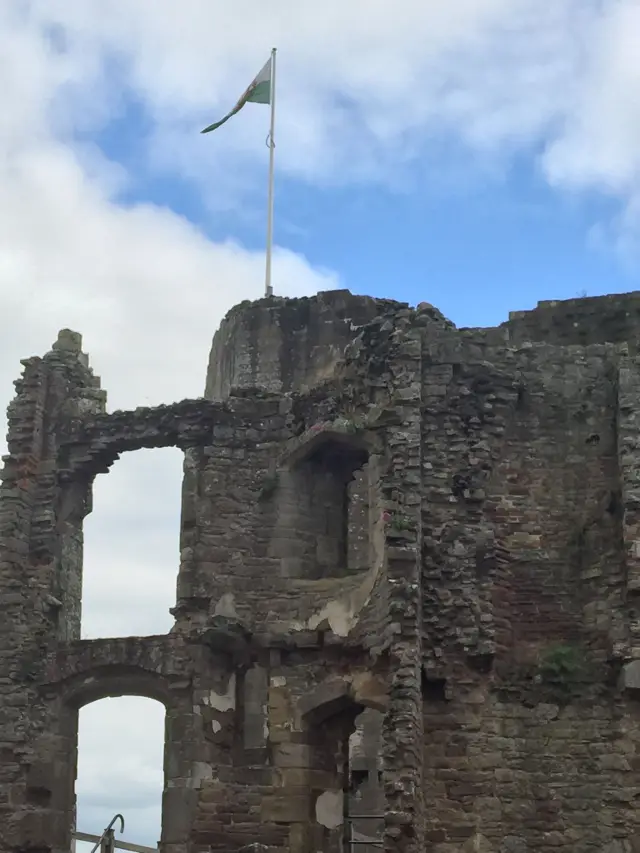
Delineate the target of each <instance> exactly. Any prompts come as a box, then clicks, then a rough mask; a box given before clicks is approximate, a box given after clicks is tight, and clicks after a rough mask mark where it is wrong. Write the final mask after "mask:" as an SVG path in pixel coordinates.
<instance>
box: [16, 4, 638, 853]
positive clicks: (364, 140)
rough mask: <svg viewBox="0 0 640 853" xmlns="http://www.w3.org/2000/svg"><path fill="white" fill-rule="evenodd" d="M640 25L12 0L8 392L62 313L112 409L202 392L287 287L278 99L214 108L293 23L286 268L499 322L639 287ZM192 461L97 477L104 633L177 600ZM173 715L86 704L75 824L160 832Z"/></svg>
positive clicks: (514, 9) (88, 577)
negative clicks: (216, 365)
mask: <svg viewBox="0 0 640 853" xmlns="http://www.w3.org/2000/svg"><path fill="white" fill-rule="evenodd" d="M638 32H640V2H639V0H554V2H553V3H541V2H540V0H427V2H424V0H394V2H393V3H389V2H388V0H350V2H344V0H324V2H323V3H322V4H320V5H318V4H312V3H301V2H298V0H271V2H270V3H268V4H262V3H258V2H257V0H234V2H233V3H229V2H228V0H182V2H180V3H176V2H174V0H154V2H153V3H150V2H149V0H147V2H144V0H31V2H29V0H2V2H1V3H0V91H2V98H3V104H2V109H1V110H0V298H1V312H2V317H3V335H2V338H0V354H1V356H2V357H1V358H0V410H4V409H5V407H6V405H7V404H8V402H9V399H10V398H11V395H12V393H13V387H12V381H13V380H14V379H15V378H17V376H18V374H19V371H20V365H19V360H20V359H21V358H24V357H27V356H31V355H37V354H43V353H44V352H46V351H47V350H48V349H49V348H50V346H51V344H52V342H53V341H54V340H55V338H56V336H57V332H58V330H59V329H61V328H65V327H69V328H72V329H74V330H76V331H79V332H81V333H82V334H83V336H84V346H85V350H86V351H88V352H89V353H90V357H91V363H92V365H93V367H94V369H95V371H96V373H97V374H98V375H100V376H101V377H102V383H103V387H104V388H106V389H107V391H108V405H109V408H110V410H113V409H116V408H128V407H134V406H136V405H153V404H157V403H160V402H171V401H174V400H176V399H181V398H184V397H189V396H200V395H201V394H202V392H203V388H204V376H205V369H206V364H207V356H208V351H209V347H210V344H211V338H212V335H213V333H214V331H215V329H216V327H217V326H218V324H219V322H220V320H221V318H222V317H223V316H224V314H225V312H226V311H227V310H228V309H229V308H230V307H231V306H232V305H233V304H234V303H236V302H239V301H241V300H243V299H254V298H259V297H260V296H261V294H262V290H263V276H264V245H265V231H266V190H267V158H268V149H267V147H266V145H265V138H266V134H267V131H268V119H269V109H268V107H266V106H261V105H252V104H249V105H247V107H246V108H245V109H244V110H243V111H241V112H240V113H239V114H238V115H237V116H235V117H234V118H233V119H232V120H231V121H230V122H228V124H226V125H225V126H224V127H223V128H221V129H220V130H218V131H216V132H214V133H212V134H209V135H205V136H202V135H201V134H200V133H199V131H200V129H201V128H203V127H204V126H205V125H208V124H210V123H211V122H213V121H215V120H217V119H218V118H221V117H222V115H223V114H224V113H225V112H226V111H227V110H228V109H229V108H230V107H231V106H232V105H233V104H234V103H235V101H236V99H237V98H238V97H239V96H240V94H241V93H242V92H243V91H244V89H245V88H246V87H247V85H248V84H249V83H250V82H251V80H252V78H253V76H254V75H255V74H256V73H257V72H258V71H259V70H260V68H261V67H262V65H263V64H264V62H265V61H266V60H267V59H268V56H269V51H270V49H271V47H272V46H276V47H277V48H278V78H277V80H278V82H277V113H276V134H275V140H276V201H275V235H274V240H275V244H274V261H273V284H274V289H275V292H276V293H277V294H280V295H287V296H295V295H305V294H312V293H315V292H317V291H318V290H326V289H332V288H335V287H346V288H349V289H350V290H351V291H353V292H355V293H367V294H371V295H374V296H381V297H382V296H386V297H393V298H396V299H399V300H403V301H407V302H410V303H414V304H415V303H417V302H421V301H425V300H426V301H428V302H431V303H433V304H434V305H436V306H437V307H438V308H439V309H440V310H441V311H443V313H444V314H445V315H447V316H448V317H449V318H450V319H451V320H453V321H454V322H455V323H456V324H457V325H459V326H470V325H471V326H481V325H493V324H497V323H500V322H502V321H504V320H505V319H507V316H508V312H509V311H510V310H524V309H530V308H533V307H534V306H535V304H536V302H537V301H539V300H543V299H565V298H574V297H576V296H578V295H583V294H584V295H598V294H604V293H612V292H622V291H628V290H634V289H640V253H639V252H638V245H639V243H638V237H639V235H640V52H639V51H638V50H637V46H636V41H637V33H638ZM2 432H4V427H3V430H2ZM180 479H181V459H180V454H179V452H178V451H175V450H162V451H147V452H144V453H139V454H131V455H129V456H125V457H124V458H123V459H122V460H121V461H119V462H118V463H117V464H116V465H115V466H114V469H113V471H112V472H111V473H110V474H109V475H108V476H105V477H102V478H100V479H99V480H98V481H97V483H96V488H95V505H94V512H93V514H92V515H91V516H90V517H89V518H88V519H87V521H86V525H85V530H86V554H85V584H84V617H83V635H84V636H86V637H101V636H115V635H130V634H145V633H158V632H163V631H166V630H168V628H169V627H170V625H171V620H170V616H169V613H168V609H169V607H170V606H172V604H173V603H174V602H175V580H176V572H177V563H178V513H179V494H180ZM162 726H163V709H162V708H161V707H160V706H157V705H153V704H152V703H150V702H149V701H148V700H139V699H135V698H127V699H118V700H104V701H103V702H101V703H96V704H95V705H92V706H88V707H87V708H85V709H83V710H82V712H81V737H80V768H79V778H78V784H77V793H78V802H79V821H78V823H79V829H81V830H83V831H85V832H87V831H88V832H100V831H101V830H102V829H103V828H104V826H105V825H106V824H107V823H108V821H109V819H110V818H111V816H112V815H113V813H114V812H115V811H122V812H123V813H124V815H125V819H126V821H127V827H126V831H125V838H126V839H127V840H130V841H137V842H138V843H143V844H150V845H153V844H155V843H156V841H157V840H158V838H159V804H160V792H161V787H162V770H161V768H162ZM114 743H116V744H117V745H118V747H117V749H115V750H114V747H113V744H114Z"/></svg>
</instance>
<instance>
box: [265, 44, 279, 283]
mask: <svg viewBox="0 0 640 853" xmlns="http://www.w3.org/2000/svg"><path fill="white" fill-rule="evenodd" d="M270 88H271V91H270V97H269V101H270V103H271V124H270V126H269V192H268V196H267V258H266V268H265V282H264V295H265V296H273V287H272V286H271V249H272V246H273V168H274V160H275V149H276V143H275V140H274V130H275V123H276V48H275V47H274V48H273V49H272V50H271V87H270Z"/></svg>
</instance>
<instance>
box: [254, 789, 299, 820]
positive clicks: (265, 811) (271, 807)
mask: <svg viewBox="0 0 640 853" xmlns="http://www.w3.org/2000/svg"><path fill="white" fill-rule="evenodd" d="M310 809H311V799H310V797H309V794H308V792H307V791H306V790H305V789H304V788H303V789H300V788H283V789H282V791H278V793H277V794H271V795H269V796H266V797H264V798H263V800H262V806H261V809H260V817H261V819H262V820H263V821H271V822H273V823H297V822H300V821H303V820H307V819H308V817H309V814H310Z"/></svg>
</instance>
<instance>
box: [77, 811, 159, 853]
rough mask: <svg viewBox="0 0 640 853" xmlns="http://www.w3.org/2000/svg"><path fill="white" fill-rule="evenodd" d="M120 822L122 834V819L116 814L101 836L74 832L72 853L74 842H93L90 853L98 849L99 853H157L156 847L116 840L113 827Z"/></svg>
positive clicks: (94, 852)
mask: <svg viewBox="0 0 640 853" xmlns="http://www.w3.org/2000/svg"><path fill="white" fill-rule="evenodd" d="M118 821H120V833H123V832H124V818H123V817H122V815H121V814H116V815H114V816H113V818H112V820H111V823H110V824H109V826H108V827H107V828H106V829H105V830H104V832H103V833H102V835H92V834H91V833H90V832H77V831H74V832H73V833H72V838H73V847H72V853H75V846H76V845H75V842H76V841H89V842H93V845H94V846H93V849H92V850H91V853H96V851H97V850H98V848H99V849H100V853H115V851H116V850H129V851H131V853H158V848H157V847H145V846H144V845H143V844H132V843H131V842H129V841H122V840H119V839H117V838H116V831H115V829H114V825H115V824H116V823H117V822H118Z"/></svg>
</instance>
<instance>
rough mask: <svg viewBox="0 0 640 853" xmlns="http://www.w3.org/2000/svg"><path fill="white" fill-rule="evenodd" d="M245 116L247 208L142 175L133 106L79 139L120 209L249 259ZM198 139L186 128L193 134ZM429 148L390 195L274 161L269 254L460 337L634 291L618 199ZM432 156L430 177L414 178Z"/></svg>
mask: <svg viewBox="0 0 640 853" xmlns="http://www.w3.org/2000/svg"><path fill="white" fill-rule="evenodd" d="M117 79H118V78H114V90H115V88H116V86H115V82H116V80H117ZM234 96H235V91H234V94H233V95H231V96H230V98H229V100H228V102H229V103H232V101H233V99H234ZM283 109H286V104H285V105H284V107H283ZM248 112H255V113H258V116H255V115H254V116H252V117H251V118H250V119H249V121H250V122H251V125H252V128H253V129H255V130H256V131H258V132H256V133H255V139H254V143H255V147H256V163H255V164H253V165H252V169H251V182H250V183H249V184H248V185H247V186H246V187H245V191H244V193H243V199H244V201H245V203H246V201H247V200H248V204H247V206H240V207H233V206H225V207H224V208H223V209H222V210H217V209H215V207H214V208H213V209H211V208H210V207H209V206H208V200H207V199H206V197H205V198H203V197H202V194H201V192H200V191H199V187H198V186H197V184H196V183H194V181H193V180H191V179H188V178H186V179H185V178H184V177H181V176H180V175H177V174H171V173H170V172H168V171H165V170H162V171H161V172H157V171H156V172H154V171H150V170H149V169H148V168H146V166H145V163H144V161H143V156H142V155H143V152H144V139H145V134H146V133H147V132H148V129H149V117H148V115H147V114H146V113H145V110H144V108H143V107H142V106H141V104H140V103H139V102H136V101H135V100H133V99H130V98H126V97H123V98H122V100H121V101H120V103H119V107H118V112H117V114H116V116H115V117H114V120H113V121H112V122H110V123H109V124H108V125H107V126H106V127H105V128H104V129H103V130H102V131H101V132H100V133H99V134H97V135H95V136H91V135H89V136H88V138H89V139H91V141H92V142H97V143H98V144H99V146H100V149H101V151H102V152H103V153H104V154H105V155H106V156H107V157H108V158H109V159H110V160H112V161H114V162H116V163H120V164H122V165H123V166H125V168H126V169H127V170H128V172H129V174H130V176H131V180H130V182H129V184H128V186H127V187H126V189H125V191H124V192H122V194H121V195H120V201H121V202H122V203H123V204H131V205H135V204H137V203H139V202H141V201H142V202H150V203H153V204H158V205H163V206H164V205H166V206H168V207H170V208H171V209H172V210H173V211H175V212H177V213H179V214H181V215H183V216H185V217H186V218H188V219H189V220H190V221H191V222H192V223H194V224H195V225H196V226H197V227H198V228H201V229H202V230H203V231H204V233H205V234H206V235H207V236H208V237H209V238H210V239H211V240H213V241H221V240H225V239H229V238H231V239H233V240H237V241H239V242H240V243H242V244H243V245H244V246H246V247H247V248H249V249H253V250H255V251H257V252H260V251H263V250H264V246H265V221H266V206H267V202H266V188H267V164H266V158H267V149H266V146H264V140H263V136H262V135H261V134H260V132H259V124H260V123H262V124H263V125H264V127H263V130H264V131H266V129H267V126H268V114H269V110H268V108H267V107H264V106H260V105H254V104H249V105H247V106H246V107H245V109H244V110H243V111H241V112H240V113H239V114H238V116H236V117H234V118H233V119H232V121H233V122H234V123H243V122H245V123H246V122H247V113H248ZM212 114H214V115H217V114H216V113H215V112H212ZM277 117H278V118H279V117H280V113H279V112H278V113H277ZM260 119H261V120H262V121H260ZM198 130H199V127H198V126H197V125H194V126H193V127H192V132H193V134H194V136H195V135H196V134H197V133H198ZM276 131H277V125H276ZM230 132H231V133H233V128H231V129H230V128H229V126H228V125H227V126H224V127H223V128H221V129H219V130H218V131H216V132H215V133H213V134H211V135H208V136H205V137H198V139H199V142H200V145H201V147H202V149H203V151H204V152H206V153H203V158H205V159H206V158H210V159H211V160H212V161H215V160H216V152H217V146H219V144H220V135H222V134H228V133H230ZM439 142H440V144H438V145H434V144H431V145H425V148H424V151H423V152H422V156H420V154H419V155H418V158H417V160H418V163H417V164H415V168H416V174H415V176H412V174H411V169H410V168H405V169H404V173H403V174H401V175H399V176H396V177H398V180H397V184H396V185H392V186H386V185H385V184H381V183H379V182H378V183H375V184H373V185H371V184H368V183H366V182H363V183H361V184H359V185H356V186H355V187H354V186H351V185H349V186H341V185H337V186H336V185H334V184H331V183H329V184H325V185H318V184H316V183H312V182H310V181H308V180H305V179H304V178H302V177H298V176H295V175H291V174H287V173H286V172H285V173H284V174H283V171H282V170H280V169H279V168H278V166H279V163H278V158H277V156H276V205H275V238H274V239H275V242H276V243H277V244H280V245H285V246H286V247H287V248H289V249H291V250H292V251H294V252H296V253H299V254H301V255H304V256H305V257H306V258H307V259H308V261H309V262H310V263H311V264H312V265H313V266H316V267H325V268H329V269H331V270H335V271H337V272H338V273H339V275H340V277H341V282H342V285H343V286H345V287H348V288H349V289H350V290H352V291H353V292H354V293H363V294H370V295H374V296H380V297H392V298H395V299H398V300H402V301H407V302H410V303H413V304H415V303H417V302H420V301H429V302H432V303H433V304H435V305H436V306H437V307H439V308H440V310H442V311H443V312H444V313H445V314H446V315H447V316H448V317H449V318H450V319H452V320H453V321H454V322H455V323H456V324H457V325H458V326H488V325H496V324H498V323H501V322H503V321H504V320H506V319H507V315H508V312H509V311H511V310H523V309H530V308H533V307H535V304H536V302H537V301H539V300H545V299H571V298H575V297H576V296H579V295H589V296H596V295H599V294H605V293H613V292H623V291H628V290H633V289H636V288H639V287H640V266H639V265H638V263H637V262H636V260H635V259H634V258H632V257H629V256H628V254H624V253H623V252H621V251H620V250H619V248H618V247H617V246H616V244H615V239H614V238H613V237H612V236H611V234H610V233H609V232H608V231H607V228H608V227H610V226H611V224H612V222H614V221H615V218H616V216H617V214H618V212H619V210H620V202H619V201H617V200H616V199H615V198H612V197H609V196H607V195H605V194H602V193H597V192H593V191H589V190H581V191H577V192H576V191H568V192H567V191H563V190H562V189H558V188H554V187H550V186H549V184H548V183H547V182H546V181H545V180H544V177H543V175H542V174H541V169H540V162H539V150H538V149H536V148H532V149H531V150H529V151H525V152H521V153H518V154H516V155H512V156H510V157H509V158H507V159H505V161H504V162H502V163H500V164H497V166H496V164H493V167H492V168H487V164H486V163H485V162H483V161H482V160H480V162H476V161H477V160H478V156H477V153H476V152H474V151H472V150H470V149H468V148H463V147H461V146H459V145H456V140H455V139H452V140H449V142H450V144H449V145H447V143H446V140H445V141H443V140H440V141H439ZM263 147H264V152H263V151H262V150H261V149H262V148H263ZM436 157H437V161H438V162H437V171H434V172H433V173H432V174H429V172H428V169H427V171H426V173H425V164H427V163H429V162H431V163H432V164H433V163H434V161H435V159H436ZM276 290H277V282H276Z"/></svg>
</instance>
